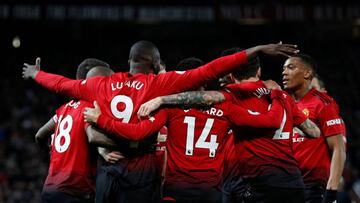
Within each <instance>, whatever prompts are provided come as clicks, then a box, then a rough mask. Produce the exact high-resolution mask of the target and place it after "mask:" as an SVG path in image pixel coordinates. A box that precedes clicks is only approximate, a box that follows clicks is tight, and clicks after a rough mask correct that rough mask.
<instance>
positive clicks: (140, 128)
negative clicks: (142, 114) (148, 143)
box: [84, 102, 167, 141]
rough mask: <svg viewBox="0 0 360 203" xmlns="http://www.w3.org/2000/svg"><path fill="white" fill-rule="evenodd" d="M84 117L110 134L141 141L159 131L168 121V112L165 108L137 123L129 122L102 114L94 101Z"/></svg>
mask: <svg viewBox="0 0 360 203" xmlns="http://www.w3.org/2000/svg"><path fill="white" fill-rule="evenodd" d="M84 118H85V121H87V122H89V123H96V126H97V127H99V128H101V129H103V130H105V131H106V132H107V133H109V134H113V135H116V136H117V137H121V138H125V139H128V140H133V141H139V140H142V139H144V138H145V137H147V136H150V135H152V134H153V133H156V132H158V131H159V130H160V129H161V128H162V127H163V126H164V125H165V123H166V120H167V113H166V111H165V110H160V111H159V112H158V113H157V114H155V115H154V116H153V117H150V118H149V119H146V120H143V121H141V122H139V123H137V124H129V123H123V122H121V121H117V120H115V119H113V118H111V117H108V116H106V115H104V114H102V113H101V109H100V107H99V105H98V104H97V103H96V102H94V108H85V112H84Z"/></svg>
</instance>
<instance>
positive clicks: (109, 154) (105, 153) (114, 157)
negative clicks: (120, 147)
mask: <svg viewBox="0 0 360 203" xmlns="http://www.w3.org/2000/svg"><path fill="white" fill-rule="evenodd" d="M99 154H100V155H101V156H102V157H103V158H104V160H105V161H106V162H108V163H112V164H114V163H116V162H118V161H119V160H121V159H124V158H125V157H124V156H123V155H122V154H121V152H119V151H110V150H108V149H105V148H99Z"/></svg>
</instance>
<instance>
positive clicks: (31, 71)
mask: <svg viewBox="0 0 360 203" xmlns="http://www.w3.org/2000/svg"><path fill="white" fill-rule="evenodd" d="M40 60H41V59H40V57H37V58H36V61H35V65H29V64H27V63H24V67H23V71H22V77H23V78H24V79H29V78H32V79H34V78H35V77H36V75H37V74H38V73H39V71H40Z"/></svg>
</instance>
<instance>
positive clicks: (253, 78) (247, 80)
mask: <svg viewBox="0 0 360 203" xmlns="http://www.w3.org/2000/svg"><path fill="white" fill-rule="evenodd" d="M257 81H259V78H258V77H251V78H248V79H244V80H240V81H238V80H236V82H237V83H241V82H257Z"/></svg>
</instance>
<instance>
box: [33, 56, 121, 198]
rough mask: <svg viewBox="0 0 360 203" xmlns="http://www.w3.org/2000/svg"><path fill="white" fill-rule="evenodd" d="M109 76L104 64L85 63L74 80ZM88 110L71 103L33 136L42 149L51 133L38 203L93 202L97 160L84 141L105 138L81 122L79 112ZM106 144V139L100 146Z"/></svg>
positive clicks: (60, 109) (80, 101)
mask: <svg viewBox="0 0 360 203" xmlns="http://www.w3.org/2000/svg"><path fill="white" fill-rule="evenodd" d="M39 64H40V61H39V59H38V60H37V65H39ZM112 73H113V71H112V70H111V69H110V68H109V65H108V64H107V63H105V62H103V61H100V60H97V59H85V60H84V61H83V62H82V63H81V64H80V65H79V67H78V70H77V74H76V78H77V79H85V78H90V77H94V76H100V75H111V74H112ZM90 106H91V104H90V103H88V102H86V101H83V100H71V101H70V102H68V103H66V104H64V105H63V106H61V107H60V108H58V109H57V110H56V114H55V116H54V117H53V118H52V119H50V120H49V121H48V122H47V123H46V124H45V125H44V126H43V127H41V128H40V129H39V131H38V132H37V133H36V135H35V139H36V142H37V143H38V144H39V145H40V146H45V147H47V142H48V139H49V137H50V134H52V133H54V137H53V138H52V141H51V144H52V147H51V158H50V167H49V172H48V176H47V178H46V181H45V183H44V188H43V191H42V194H41V200H42V202H52V203H53V202H94V197H95V175H96V163H97V156H96V149H95V148H93V147H92V146H90V145H89V144H88V141H89V140H90V139H94V137H95V136H96V137H97V139H102V137H104V138H106V136H104V135H103V136H101V137H99V136H98V135H99V133H100V132H98V131H96V130H95V129H93V128H92V127H91V126H89V125H88V124H87V123H85V122H84V119H83V115H82V112H83V109H84V107H90ZM107 140H109V138H106V139H105V140H102V142H107ZM110 143H112V142H111V141H110ZM113 144H115V143H113Z"/></svg>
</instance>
